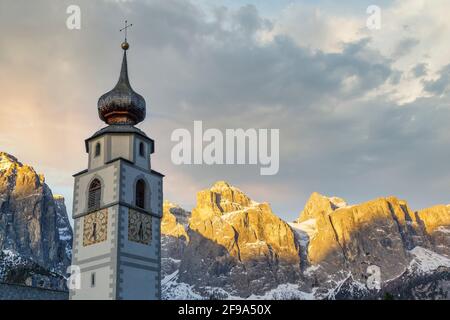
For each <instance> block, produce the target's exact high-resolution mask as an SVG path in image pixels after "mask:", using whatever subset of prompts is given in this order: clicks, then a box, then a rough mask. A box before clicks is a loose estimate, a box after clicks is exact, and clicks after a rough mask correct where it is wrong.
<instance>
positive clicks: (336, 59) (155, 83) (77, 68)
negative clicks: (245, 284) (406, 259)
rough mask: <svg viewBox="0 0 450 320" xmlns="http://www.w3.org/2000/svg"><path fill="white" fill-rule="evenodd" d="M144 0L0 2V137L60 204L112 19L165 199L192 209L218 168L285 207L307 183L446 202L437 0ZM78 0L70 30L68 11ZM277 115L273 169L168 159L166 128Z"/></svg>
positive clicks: (221, 176) (101, 71)
mask: <svg viewBox="0 0 450 320" xmlns="http://www.w3.org/2000/svg"><path fill="white" fill-rule="evenodd" d="M373 2H374V1H363V0H358V1H356V0H348V1H331V0H322V1H310V0H298V1H288V0H277V1H275V0H271V1H269V0H258V1H256V0H242V1H241V0H221V1H219V0H142V1H138V0H135V1H111V0H109V1H107V0H96V1H93V0H89V1H88V0H86V1H76V0H71V1H61V0H58V1H57V0H53V1H50V0H47V1H44V0H39V1H32V2H31V1H25V0H2V1H1V2H0V28H1V35H0V70H1V72H0V93H1V97H2V102H1V105H0V150H2V151H6V152H9V153H11V154H13V155H15V156H17V157H18V158H19V159H20V160H21V161H23V162H25V163H29V164H31V165H33V166H34V167H35V168H36V169H37V170H38V171H39V172H42V173H44V174H45V175H46V178H47V183H48V184H49V185H50V187H51V188H52V189H53V191H54V192H55V193H61V194H63V195H65V196H66V198H67V201H68V202H69V203H68V205H69V207H70V206H71V200H72V194H71V193H72V184H73V178H72V174H73V173H75V172H78V171H81V170H82V169H84V168H85V167H86V165H87V155H86V154H85V150H84V142H83V140H84V139H85V138H87V137H89V136H90V135H92V134H93V133H94V132H95V131H96V130H98V129H100V128H101V127H102V126H104V124H103V123H102V122H101V121H100V120H99V118H98V115H97V110H96V104H97V100H98V97H99V96H100V95H101V94H103V93H104V92H106V91H108V90H110V89H111V88H112V87H113V86H114V84H115V82H116V81H117V77H118V73H119V67H120V60H121V54H122V53H121V50H120V43H121V41H122V36H123V35H122V34H120V33H119V32H118V30H119V29H120V28H121V26H122V24H123V21H124V20H125V19H128V20H129V21H130V22H132V23H133V24H134V26H133V28H132V31H131V32H130V34H129V42H130V43H131V49H130V50H129V55H128V57H129V71H130V78H131V82H132V85H133V87H134V89H135V90H136V91H137V92H139V93H141V94H142V95H143V96H144V97H145V98H146V100H147V108H148V110H147V115H148V116H147V119H146V120H145V121H144V123H142V124H140V125H139V127H140V128H141V129H143V130H145V131H146V132H147V133H148V135H150V136H151V137H152V138H154V139H155V140H156V143H157V145H156V153H155V154H154V158H153V159H154V160H153V167H154V169H156V170H158V171H160V172H163V173H165V174H166V178H165V188H164V192H165V197H166V198H167V199H169V200H171V201H173V202H177V203H180V204H181V205H183V206H185V207H187V208H191V207H192V206H193V205H194V204H195V193H196V191H198V190H200V189H204V188H206V187H208V186H210V185H211V184H212V183H213V182H214V181H216V180H227V181H229V182H230V183H232V184H234V185H236V186H238V187H240V188H241V189H242V190H243V191H245V192H246V193H248V194H249V195H250V196H251V197H252V198H253V199H255V200H257V201H267V202H270V203H271V204H272V207H273V209H274V211H275V212H276V213H277V214H279V215H280V216H282V217H283V218H285V219H289V220H291V219H294V218H295V217H296V216H297V215H298V213H299V212H300V211H301V209H302V208H303V206H304V203H305V201H306V200H307V198H308V197H309V195H310V194H311V193H312V192H313V191H318V192H321V193H323V194H326V195H330V196H331V195H336V196H340V197H343V198H345V199H346V200H347V201H348V202H350V203H357V202H362V201H366V200H369V199H372V198H375V197H379V196H387V195H396V196H398V197H400V198H404V199H407V200H408V201H409V203H410V205H411V207H412V208H413V209H419V208H423V207H427V206H431V205H433V204H437V203H450V168H449V163H450V125H449V122H450V92H449V89H450V19H448V11H449V9H450V4H449V2H448V0H432V1H429V0H428V1H425V0H404V1H386V0H385V1H377V3H376V4H377V5H378V6H379V7H380V8H381V29H380V30H369V29H368V28H367V27H366V20H367V18H368V16H369V15H368V14H367V12H366V9H367V7H368V6H369V5H372V4H374V3H373ZM72 4H76V5H78V6H79V7H80V8H81V29H80V30H69V29H68V28H67V27H66V19H67V17H68V14H66V9H67V7H68V6H69V5H72ZM194 120H202V121H203V125H204V127H206V128H219V129H221V130H224V129H226V128H245V129H246V128H277V129H280V170H279V173H278V174H277V175H274V176H261V175H260V174H259V167H257V166H248V165H247V166H244V165H241V166H231V165H224V166H186V165H185V166H175V165H173V164H172V162H171V159H170V152H171V149H172V147H173V146H174V143H173V142H171V141H170V135H171V133H172V131H173V130H174V129H176V128H187V129H189V130H192V128H193V121H194Z"/></svg>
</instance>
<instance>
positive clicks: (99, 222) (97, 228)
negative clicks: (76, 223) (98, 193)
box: [83, 209, 108, 247]
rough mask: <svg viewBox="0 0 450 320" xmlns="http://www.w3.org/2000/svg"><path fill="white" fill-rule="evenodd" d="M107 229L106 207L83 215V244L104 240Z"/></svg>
mask: <svg viewBox="0 0 450 320" xmlns="http://www.w3.org/2000/svg"><path fill="white" fill-rule="evenodd" d="M107 231H108V209H104V210H100V211H96V212H93V213H90V214H88V215H87V216H85V217H84V228H83V246H85V247H86V246H90V245H92V244H96V243H99V242H103V241H105V240H106V236H107Z"/></svg>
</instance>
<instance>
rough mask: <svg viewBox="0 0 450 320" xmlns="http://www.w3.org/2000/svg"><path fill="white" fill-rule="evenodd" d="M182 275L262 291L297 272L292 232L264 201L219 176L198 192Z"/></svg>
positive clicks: (234, 289) (239, 290) (243, 291)
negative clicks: (212, 183) (256, 199)
mask: <svg viewBox="0 0 450 320" xmlns="http://www.w3.org/2000/svg"><path fill="white" fill-rule="evenodd" d="M188 236H189V243H188V245H187V247H186V250H185V252H184V255H183V259H182V261H181V265H180V276H179V279H180V281H184V282H187V283H190V284H194V285H195V286H196V287H198V288H201V287H204V286H211V287H220V288H222V289H223V290H225V291H227V292H230V293H232V294H236V295H239V296H243V297H246V296H249V295H251V294H252V293H253V294H258V293H263V292H265V291H267V290H270V289H272V288H274V287H276V286H277V285H278V284H280V283H286V282H295V281H297V280H298V278H299V276H300V254H299V247H298V244H297V241H296V239H295V234H294V232H293V230H292V229H291V228H290V227H289V225H288V224H287V223H285V222H284V221H283V220H281V219H280V218H278V217H277V216H276V215H274V214H273V212H272V210H271V208H270V206H269V205H268V204H267V203H261V204H260V203H256V202H254V201H252V200H251V199H250V198H249V197H248V196H247V195H245V194H244V193H243V192H242V191H240V190H239V189H237V188H235V187H233V186H231V185H229V184H227V183H226V182H223V181H221V182H217V183H215V184H214V185H213V186H212V187H211V189H207V190H203V191H200V192H198V194H197V205H196V207H195V208H194V209H193V211H192V216H191V218H190V222H189V230H188Z"/></svg>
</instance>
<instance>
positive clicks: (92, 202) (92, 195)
mask: <svg viewBox="0 0 450 320" xmlns="http://www.w3.org/2000/svg"><path fill="white" fill-rule="evenodd" d="M101 196H102V184H101V183H100V181H99V180H98V179H94V180H93V181H92V182H91V184H90V185H89V196H88V210H93V209H98V208H100V198H101Z"/></svg>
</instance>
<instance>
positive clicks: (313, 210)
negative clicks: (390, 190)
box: [292, 193, 450, 298]
mask: <svg viewBox="0 0 450 320" xmlns="http://www.w3.org/2000/svg"><path fill="white" fill-rule="evenodd" d="M448 219H450V215H449V210H448V209H447V207H446V206H437V207H434V208H431V209H426V210H422V211H420V212H414V211H412V210H411V209H410V208H409V207H408V204H407V203H406V202H405V201H403V200H399V199H397V198H395V197H387V198H379V199H375V200H372V201H368V202H366V203H362V204H358V205H352V206H349V205H347V204H346V203H345V201H343V200H342V199H339V198H328V197H325V196H322V195H320V194H318V193H314V194H312V195H311V197H310V199H309V201H308V202H307V204H306V206H305V209H304V210H303V212H302V213H301V214H300V217H299V219H298V220H297V221H296V222H295V223H293V224H292V227H293V228H294V229H295V230H296V231H297V232H298V234H299V236H300V239H302V241H301V245H302V250H305V251H306V256H307V261H305V264H306V268H305V275H306V277H305V278H306V279H307V280H308V281H309V283H311V285H312V286H313V287H317V288H316V289H317V293H318V296H320V293H322V294H329V293H330V290H334V289H333V287H334V288H335V287H337V285H338V284H340V290H341V291H340V292H334V294H336V295H337V296H338V297H340V298H350V297H351V296H352V295H355V296H356V297H363V296H367V295H374V294H376V292H369V291H368V290H367V288H366V284H367V280H368V278H369V276H370V275H371V272H370V271H369V270H370V269H369V268H373V267H374V266H375V267H376V268H379V269H378V270H380V280H381V282H382V283H384V284H387V283H388V282H391V283H390V286H391V287H392V286H393V284H395V283H396V282H395V281H394V280H396V279H400V278H401V277H403V278H405V277H406V278H411V277H412V276H411V275H410V273H411V270H410V269H409V268H410V266H411V263H412V261H413V259H414V257H415V255H414V251H413V250H414V249H415V248H426V249H427V250H433V252H437V253H441V254H444V255H448V254H449V253H450V246H449V243H448V239H449V234H448V228H447V227H446V226H449V225H450V221H449V220H448ZM407 275H408V276H407ZM445 281H446V280H445ZM344 284H345V285H347V287H350V288H351V287H352V286H353V288H351V289H348V292H345V293H343V291H345V285H344ZM398 285H400V283H399V284H398ZM355 287H363V290H360V292H358V293H356V292H355ZM391 290H394V288H391Z"/></svg>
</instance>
